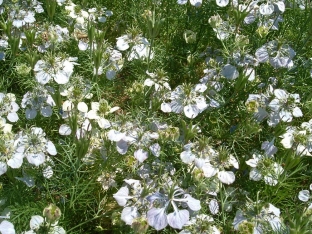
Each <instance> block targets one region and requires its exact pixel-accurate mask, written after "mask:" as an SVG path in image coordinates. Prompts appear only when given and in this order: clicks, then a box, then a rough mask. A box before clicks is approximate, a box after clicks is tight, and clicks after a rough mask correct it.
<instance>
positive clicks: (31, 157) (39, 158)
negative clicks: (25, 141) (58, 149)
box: [27, 153, 45, 166]
mask: <svg viewBox="0 0 312 234" xmlns="http://www.w3.org/2000/svg"><path fill="white" fill-rule="evenodd" d="M27 160H28V162H29V163H30V164H33V165H35V166H39V165H41V164H42V163H44V161H45V155H44V153H37V154H34V153H30V154H28V155H27Z"/></svg>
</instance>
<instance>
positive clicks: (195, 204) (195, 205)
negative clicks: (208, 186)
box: [184, 194, 201, 211]
mask: <svg viewBox="0 0 312 234" xmlns="http://www.w3.org/2000/svg"><path fill="white" fill-rule="evenodd" d="M184 196H185V197H186V198H187V201H186V204H187V206H188V207H189V208H190V209H191V210H193V211H199V210H200V209H201V205H200V201H199V200H197V199H195V198H193V197H192V196H191V195H189V194H185V195H184Z"/></svg>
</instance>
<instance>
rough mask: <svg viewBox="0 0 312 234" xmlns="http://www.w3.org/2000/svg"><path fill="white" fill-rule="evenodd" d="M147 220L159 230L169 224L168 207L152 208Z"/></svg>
mask: <svg viewBox="0 0 312 234" xmlns="http://www.w3.org/2000/svg"><path fill="white" fill-rule="evenodd" d="M147 222H148V224H149V225H150V226H152V227H153V228H155V229H156V230H157V231H158V230H161V229H164V228H165V227H166V226H167V225H168V221H167V215H166V208H165V207H164V208H152V209H150V210H149V211H148V212H147Z"/></svg>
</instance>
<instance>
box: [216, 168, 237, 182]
mask: <svg viewBox="0 0 312 234" xmlns="http://www.w3.org/2000/svg"><path fill="white" fill-rule="evenodd" d="M218 178H219V180H220V181H221V182H222V183H224V184H232V183H233V182H234V181H235V175H234V173H233V172H232V171H219V172H218Z"/></svg>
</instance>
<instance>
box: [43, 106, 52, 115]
mask: <svg viewBox="0 0 312 234" xmlns="http://www.w3.org/2000/svg"><path fill="white" fill-rule="evenodd" d="M41 114H42V116H44V117H50V116H51V115H52V108H51V106H43V107H42V108H41Z"/></svg>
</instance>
